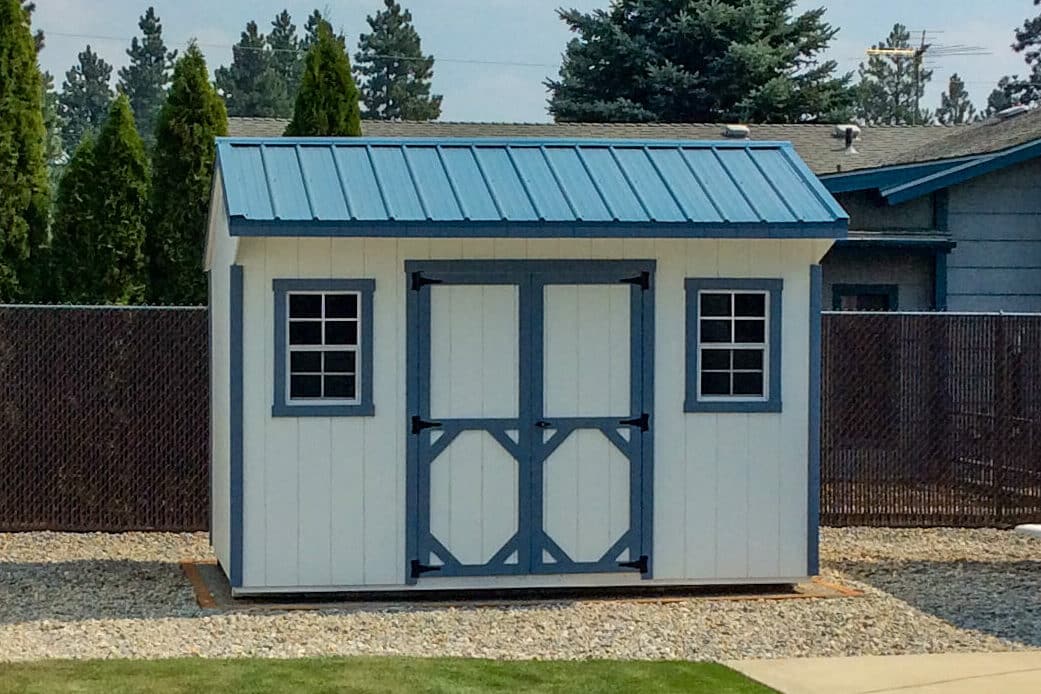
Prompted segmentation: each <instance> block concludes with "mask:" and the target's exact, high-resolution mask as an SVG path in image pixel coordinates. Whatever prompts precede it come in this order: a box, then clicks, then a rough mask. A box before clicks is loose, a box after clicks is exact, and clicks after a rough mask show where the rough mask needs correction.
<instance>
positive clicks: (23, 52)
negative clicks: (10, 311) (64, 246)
mask: <svg viewBox="0 0 1041 694" xmlns="http://www.w3.org/2000/svg"><path fill="white" fill-rule="evenodd" d="M29 15H30V10H29V8H26V7H23V6H22V3H21V2H20V0H0V162H2V164H0V301H12V300H19V299H24V298H31V297H32V294H31V292H32V291H33V288H34V285H35V284H36V281H37V279H38V278H37V277H36V274H35V273H34V272H33V267H32V265H31V263H32V262H33V260H36V259H38V257H39V256H38V254H39V249H40V247H41V246H42V245H43V243H44V241H45V239H46V236H47V217H48V184H47V167H46V160H45V158H44V157H45V154H44V144H45V140H46V134H47V130H46V126H45V125H44V118H43V89H44V88H43V81H42V77H41V75H40V69H39V66H38V65H37V61H36V46H37V44H36V42H35V40H34V37H33V34H32V32H31V29H30V24H29Z"/></svg>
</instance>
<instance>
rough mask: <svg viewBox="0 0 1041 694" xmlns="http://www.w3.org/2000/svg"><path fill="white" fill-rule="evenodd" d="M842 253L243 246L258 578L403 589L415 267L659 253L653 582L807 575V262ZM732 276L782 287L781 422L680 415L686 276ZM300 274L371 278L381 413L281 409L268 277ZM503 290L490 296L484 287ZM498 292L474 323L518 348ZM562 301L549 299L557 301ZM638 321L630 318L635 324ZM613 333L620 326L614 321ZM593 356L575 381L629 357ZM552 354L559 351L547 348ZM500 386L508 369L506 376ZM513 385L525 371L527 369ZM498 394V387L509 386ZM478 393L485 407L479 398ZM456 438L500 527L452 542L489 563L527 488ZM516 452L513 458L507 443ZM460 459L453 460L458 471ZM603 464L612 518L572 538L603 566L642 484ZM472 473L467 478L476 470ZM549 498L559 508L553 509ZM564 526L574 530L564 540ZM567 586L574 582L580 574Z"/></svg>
mask: <svg viewBox="0 0 1041 694" xmlns="http://www.w3.org/2000/svg"><path fill="white" fill-rule="evenodd" d="M828 246H829V243H828V242H821V241H799V240H784V241H780V240H763V241H735V240H724V241H721V240H712V239H702V240H678V239H677V240H650V239H608V240H590V239H483V240H480V241H478V242H475V241H469V240H468V241H466V242H465V243H464V242H463V241H461V240H459V239H397V240H395V239H332V240H330V239H274V238H272V239H260V238H257V239H243V240H242V241H241V246H240V253H239V259H238V262H239V263H241V264H242V265H243V266H244V267H245V271H244V276H245V282H246V292H245V293H246V301H245V310H246V315H245V378H244V387H245V398H244V416H245V432H246V433H245V442H244V443H245V496H246V498H245V502H244V503H245V513H246V518H245V524H244V527H245V538H244V540H245V547H244V555H245V556H244V564H245V573H244V586H245V587H246V588H249V587H256V588H263V587H268V588H278V587H284V588H291V587H294V586H304V587H306V586H314V587H321V586H344V587H350V586H401V587H404V576H405V560H406V557H405V527H404V521H405V483H406V480H405V448H406V435H405V427H406V420H407V416H408V412H407V410H406V403H405V385H406V384H405V378H406V363H405V339H406V326H405V305H406V298H407V291H408V290H407V288H406V284H405V275H404V262H405V261H406V260H420V259H426V258H441V259H458V258H467V257H494V258H500V259H524V258H542V259H552V258H564V259H576V260H580V259H589V258H630V259H642V258H648V259H655V260H656V261H657V263H658V269H657V272H656V275H655V287H654V288H655V300H656V320H655V331H656V335H655V344H656V345H657V354H656V355H655V365H656V366H655V368H656V370H657V373H656V378H655V381H656V383H657V386H656V390H655V418H654V422H653V431H654V437H655V460H654V469H655V472H654V499H655V503H654V509H653V513H654V517H653V521H654V527H655V532H654V546H653V550H652V561H653V562H654V577H655V579H656V580H682V579H688V580H691V581H706V580H711V579H720V580H730V579H741V578H762V579H770V578H795V577H799V576H801V575H804V574H805V571H806V537H807V534H806V524H807V519H806V514H807V505H806V498H807V495H806V483H807V467H806V460H807V440H806V423H807V407H808V401H807V388H806V383H807V378H808V358H807V349H808V323H807V321H808V317H807V311H806V310H805V307H806V306H807V304H808V301H809V275H808V268H809V266H810V265H811V264H813V263H814V262H817V261H819V259H820V256H821V255H822V254H823V253H824V252H825V251H826V250H827V248H828ZM720 276H727V277H742V276H747V277H779V278H781V279H783V280H784V294H783V300H784V302H785V305H784V316H785V327H784V330H783V331H782V336H783V337H782V339H783V349H782V354H783V359H784V363H783V372H784V379H783V393H782V395H783V403H784V407H783V411H782V412H781V413H763V414H745V413H735V414H684V413H683V400H684V395H685V394H684V392H683V391H684V384H683V381H684V379H683V374H682V369H683V364H684V360H683V354H684V344H685V342H684V340H685V325H684V323H685V321H684V318H683V316H684V306H685V303H684V302H685V296H684V290H683V281H684V279H685V278H686V277H720ZM289 277H342V278H372V279H375V281H376V291H375V294H374V302H375V316H374V318H375V320H374V324H373V325H374V333H375V353H374V388H375V390H374V401H375V416H373V417H335V418H328V419H326V418H310V419H309V421H307V422H306V423H305V422H304V420H294V419H292V418H277V419H276V418H272V417H271V416H270V414H271V400H272V392H273V391H272V388H273V383H272V379H273V368H272V367H273V364H272V359H273V337H272V335H273V333H272V330H273V323H272V321H273V306H272V298H273V295H272V290H271V280H272V279H275V278H289ZM443 289H447V288H443ZM452 289H453V291H454V289H455V288H452ZM489 289H493V290H494V291H492V292H491V293H490V294H488V293H486V292H488V291H489ZM502 289H503V288H501V287H495V288H485V289H484V290H483V292H482V295H481V296H480V302H479V303H476V304H475V311H476V313H475V314H474V316H477V315H480V316H481V319H480V320H478V321H473V322H475V323H479V324H481V325H482V326H483V328H482V329H483V330H484V331H485V334H486V336H490V334H494V335H495V336H496V337H495V338H494V339H496V340H498V339H502V340H503V344H504V345H505V344H506V343H507V342H509V340H508V339H507V338H504V337H503V335H502V333H503V332H505V333H506V335H507V337H508V336H509V334H510V333H509V330H510V329H511V328H510V327H509V326H508V322H507V321H505V320H503V319H502V317H501V316H500V315H498V314H497V313H496V311H495V310H494V308H495V307H496V306H502V305H504V304H503V302H504V301H505V299H504V298H503V297H501V296H498V295H496V294H495V292H499V291H501V290H502ZM553 289H557V290H564V291H570V290H571V289H570V288H567V287H554V288H553ZM608 295H610V293H609V292H608ZM595 296H596V297H597V298H595V299H594V298H592V295H591V297H584V298H583V299H582V300H583V301H586V299H587V298H588V299H589V301H592V302H594V303H595V302H597V301H603V299H602V297H603V296H604V294H603V293H600V294H596V295H595ZM576 301H577V299H576ZM507 303H508V302H507ZM554 303H556V302H548V303H547V307H548V308H549V307H550V306H552V304H554ZM561 305H566V302H564V303H562V304H561ZM584 305H585V304H583V306H584ZM623 307H624V308H623ZM627 308H628V301H627V300H626V301H624V302H622V303H621V304H620V305H618V306H615V304H614V302H613V299H612V300H610V302H609V303H608V305H607V309H606V311H604V310H602V309H603V307H601V309H600V314H602V315H606V316H616V317H617V315H618V313H619V312H621V311H627ZM514 310H515V309H514ZM548 315H549V314H548V313H547V316H548ZM474 316H471V319H472V318H473V317H474ZM624 322H625V323H626V324H627V318H626V320H625V321H624ZM608 323H611V324H612V325H613V321H611V320H608ZM620 324H621V323H620ZM587 329H588V330H592V331H600V332H599V333H597V334H600V335H601V337H602V339H604V340H606V341H607V342H608V343H610V344H612V345H613V344H615V343H622V344H623V345H624V348H625V349H626V350H627V349H628V342H627V341H620V340H615V339H614V338H613V337H612V335H613V330H614V328H613V327H609V326H608V327H605V326H604V325H594V324H589V325H587V324H586V322H585V321H583V322H582V330H583V332H584V331H585V330H587ZM564 334H566V333H564ZM489 339H490V337H489ZM554 339H556V338H554ZM583 339H586V336H585V335H583ZM597 339H601V338H597ZM489 344H490V343H489ZM502 349H505V347H503V348H502ZM597 351H598V352H604V354H602V355H601V354H589V355H583V356H584V357H586V358H589V359H606V360H608V361H607V363H606V365H599V366H596V368H595V369H594V368H592V365H583V366H582V370H579V369H576V371H575V376H576V377H578V378H580V379H594V376H593V374H594V372H595V373H596V374H602V373H610V374H611V379H617V378H618V371H619V370H618V368H616V367H615V366H614V364H615V363H616V362H619V360H622V359H623V356H624V355H620V354H617V355H616V354H613V353H610V352H611V350H607V349H601V350H597ZM550 353H551V352H549V351H547V355H548V354H550ZM609 353H610V354H609ZM505 358H506V357H504V356H503V355H502V354H501V353H499V348H492V349H491V350H490V351H489V350H484V349H482V350H481V351H478V352H476V353H475V359H476V361H475V362H473V363H472V364H470V366H471V367H472V368H476V369H478V370H479V371H480V373H482V374H487V373H489V369H491V370H493V371H494V370H496V369H497V368H498V367H497V365H498V364H501V363H502V360H503V359H505ZM515 358H516V356H515V355H514V354H513V353H512V352H511V354H510V355H509V356H508V359H510V360H513V359H515ZM507 363H508V362H507ZM620 363H624V361H621V362H620ZM460 368H462V367H461V365H460ZM552 368H556V367H552ZM514 372H515V370H514ZM495 376H496V377H499V376H501V374H498V373H495ZM510 376H511V378H512V377H513V373H511V374H510ZM435 378H436V377H435ZM589 382H590V386H589V390H588V395H587V394H586V391H585V390H582V391H579V392H581V393H582V397H581V399H582V400H583V401H585V399H586V398H594V397H595V398H596V399H601V398H603V397H607V398H608V399H609V400H613V399H614V393H615V391H616V384H612V385H610V387H609V388H608V390H607V391H606V392H607V395H606V396H605V395H604V392H605V391H604V386H603V384H602V383H599V382H597V383H595V384H594V383H593V380H590V381H589ZM452 387H456V386H455V385H453V386H452ZM500 387H501V386H496V390H498V389H499V388H500ZM618 387H619V388H620V387H621V386H618ZM569 392H576V391H575V390H574V389H572V390H571V391H569ZM547 397H549V396H547ZM553 397H557V396H553ZM561 397H563V396H561ZM481 399H482V400H484V399H485V396H484V394H483V393H482V396H481ZM572 399H573V398H572ZM451 402H452V403H454V402H456V401H455V399H453V400H452V401H451ZM460 402H461V400H460ZM556 402H557V401H554V404H556ZM560 402H564V401H563V400H561V401H560ZM445 406H446V407H447V406H449V404H446V405H445ZM451 406H452V407H454V406H455V405H454V404H451ZM501 406H502V405H501V404H500V403H490V404H489V405H488V406H487V407H491V408H492V409H491V410H487V409H486V410H484V412H489V411H492V412H497V411H499V410H496V409H495V408H497V407H501ZM571 406H572V407H574V405H571ZM482 407H484V406H483V405H482ZM572 436H577V437H578V438H576V439H575V442H574V445H575V446H578V445H581V446H583V447H585V446H587V445H588V446H591V447H595V448H596V450H598V451H600V452H601V453H602V455H603V456H605V457H607V458H608V459H613V457H614V455H613V454H614V453H615V452H616V451H614V449H613V445H612V444H610V443H609V442H608V441H607V440H606V439H604V437H603V435H602V434H600V433H599V432H595V431H590V432H576V433H575V434H573V435H572ZM565 445H567V444H565ZM455 446H459V453H458V455H459V456H462V457H461V458H460V460H466V459H467V458H469V457H470V456H473V455H477V453H476V452H469V451H465V450H464V449H467V448H470V447H472V448H473V450H474V451H476V450H477V449H481V451H482V452H481V453H480V457H481V459H482V461H484V463H483V464H482V465H481V466H480V468H479V469H478V468H474V471H473V472H472V473H470V474H467V475H466V476H467V477H468V480H467V482H466V484H469V485H471V486H472V489H473V494H474V495H476V496H477V497H479V499H477V500H475V501H473V503H474V504H479V506H478V508H480V509H481V513H480V514H478V515H481V516H484V517H485V518H490V519H491V522H489V523H485V524H478V523H473V522H472V520H471V521H470V522H469V523H468V524H457V521H456V520H455V519H454V518H453V519H452V520H451V521H450V522H451V524H452V528H453V529H452V533H453V537H452V538H449V541H451V542H453V543H455V542H456V538H455V535H454V533H455V532H456V528H457V527H458V528H459V530H458V531H459V532H460V533H467V532H469V533H471V534H472V536H473V537H472V539H471V540H468V541H467V542H471V543H472V547H473V549H472V550H468V551H473V553H474V554H475V555H478V554H487V552H489V551H492V550H491V548H492V546H493V545H494V544H495V543H496V542H497V541H498V538H499V537H500V536H502V535H503V534H504V533H506V532H507V531H508V530H509V528H508V527H507V526H508V524H506V523H505V522H500V521H502V520H503V519H504V518H510V517H513V516H512V515H511V514H513V515H515V513H514V512H513V511H511V510H510V509H509V508H508V507H506V508H503V509H501V510H502V511H503V514H501V515H496V514H493V513H490V511H491V510H492V509H496V510H498V509H499V507H500V505H502V504H503V503H504V502H503V498H502V497H508V498H516V494H515V493H514V492H512V485H513V484H515V482H513V481H512V478H511V476H510V475H509V474H506V475H504V474H502V470H503V469H508V466H506V467H504V466H503V465H501V464H500V462H495V461H496V460H497V455H498V452H499V451H501V449H500V448H498V443H496V442H495V441H494V440H493V439H491V437H489V436H487V435H485V434H480V433H477V434H476V435H475V436H467V437H466V438H461V440H460V442H458V443H456V444H453V447H455ZM464 453H465V455H464ZM502 453H503V457H504V458H508V456H505V452H504V451H503V452H502ZM562 453H565V454H566V453H567V451H566V450H564V451H562ZM456 455H457V453H456V451H455V450H453V451H451V455H450V456H449V457H446V461H447V460H449V458H451V460H452V461H455V458H456ZM619 457H620V456H619ZM554 464H555V463H553V462H551V463H550V465H549V467H550V468H551V469H552V468H553V466H554ZM455 465H456V464H455V462H452V463H451V465H450V466H449V467H455ZM622 465H624V460H623V463H622ZM463 467H465V465H464V466H463ZM463 467H460V470H462V469H463ZM593 467H596V469H595V470H593V469H588V470H587V469H586V467H580V468H577V469H575V470H572V471H568V473H567V474H571V475H573V478H574V480H575V481H574V482H573V483H569V484H574V485H575V490H574V492H573V493H572V494H571V496H570V499H569V504H570V506H568V505H567V504H565V503H564V501H563V500H562V501H561V504H560V507H559V508H561V509H565V508H567V509H569V511H568V512H569V513H571V514H573V515H572V518H573V519H574V520H573V521H569V522H573V523H574V524H575V525H576V526H577V524H578V518H577V516H575V515H574V513H575V505H576V501H578V500H580V497H579V496H578V495H579V494H580V492H579V491H578V486H579V485H580V483H581V479H584V477H585V476H588V475H590V474H604V473H603V470H604V469H605V468H604V465H603V464H599V465H596V466H593ZM496 468H498V470H499V471H498V472H496V471H495V470H496ZM616 468H618V469H616ZM606 469H608V470H610V473H609V475H608V476H609V478H610V479H609V483H608V484H607V485H603V488H604V489H607V490H608V491H607V492H606V493H605V494H604V496H605V498H604V499H602V500H600V501H599V502H598V503H600V504H603V505H606V509H607V510H606V516H605V507H604V506H599V507H598V508H597V509H596V513H591V514H590V515H589V516H588V517H589V518H590V519H593V518H599V519H600V520H599V522H598V525H599V527H598V528H597V529H596V530H595V531H593V530H591V531H589V532H588V533H585V532H583V533H582V534H581V537H579V535H574V536H573V537H574V540H568V539H567V538H565V539H564V541H565V542H572V541H573V542H575V543H576V544H577V547H576V549H575V551H576V553H577V554H579V555H588V558H592V559H598V558H599V556H596V557H593V555H594V554H596V551H595V550H596V547H595V546H596V545H600V544H602V543H603V542H610V541H613V539H616V538H612V539H611V540H610V541H609V540H606V539H605V538H607V537H609V536H612V535H613V534H614V532H615V530H616V528H615V527H614V526H615V522H614V520H612V519H613V518H614V516H615V515H616V514H615V512H614V510H613V509H614V501H612V500H613V499H614V498H615V497H616V496H617V497H618V498H619V499H621V498H622V496H621V495H620V494H619V490H620V489H621V488H623V487H625V485H627V484H628V479H627V478H626V476H625V474H623V473H622V472H621V471H620V470H621V465H608V466H607V468H606ZM453 474H455V473H453ZM459 476H460V477H462V476H463V475H462V473H459ZM616 478H617V480H616ZM616 482H617V484H616ZM460 484H462V483H460ZM449 487H451V485H449ZM461 489H462V487H461V486H460V487H459V489H451V488H449V489H448V490H447V491H445V490H442V492H440V493H449V494H451V493H453V492H454V493H458V492H459V491H460V490H461ZM546 492H547V497H546V498H547V502H546V503H549V501H548V499H549V498H550V496H551V495H552V494H556V493H563V495H565V496H566V495H567V494H568V492H566V491H563V487H561V488H556V489H550V488H548V487H547V489H546ZM581 502H582V503H583V504H585V503H587V500H585V499H581ZM452 503H455V502H452ZM452 503H450V506H451V505H452ZM553 503H554V507H556V506H555V504H556V502H553ZM456 508H458V505H457V506H456ZM596 514H600V515H599V516H597V515H596ZM605 517H606V518H607V521H606V522H604V518H605ZM560 522H561V523H564V522H565V521H564V520H563V519H562V520H561V521H560ZM463 525H468V526H469V527H462V526H463ZM597 532H599V533H600V535H602V537H601V536H600V535H597ZM561 534H566V533H564V532H563V531H561ZM460 537H461V536H460ZM604 549H606V547H604ZM323 553H324V554H325V556H324V557H323V556H321V555H322V554H323ZM481 558H482V559H484V558H486V557H481ZM583 558H585V557H583ZM619 576H620V577H622V576H623V575H622V574H619ZM624 576H625V577H627V578H619V580H627V579H632V580H639V579H638V577H633V576H629V575H628V574H625V575H624ZM468 580H469V581H471V584H472V585H479V584H481V583H482V582H486V583H487V584H488V585H503V581H507V582H508V580H509V579H505V578H498V579H496V578H487V579H477V578H475V579H468ZM554 580H556V581H558V582H563V583H562V584H566V583H567V581H569V580H572V578H568V577H564V578H560V579H554ZM574 580H581V577H576V578H574Z"/></svg>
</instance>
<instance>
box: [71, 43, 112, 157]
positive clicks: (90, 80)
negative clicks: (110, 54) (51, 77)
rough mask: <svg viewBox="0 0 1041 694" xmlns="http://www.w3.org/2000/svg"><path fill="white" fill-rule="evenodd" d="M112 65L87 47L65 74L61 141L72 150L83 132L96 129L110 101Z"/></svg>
mask: <svg viewBox="0 0 1041 694" xmlns="http://www.w3.org/2000/svg"><path fill="white" fill-rule="evenodd" d="M111 78H112V66H111V65H109V64H108V63H106V62H105V61H104V60H103V59H102V58H101V56H99V55H98V54H97V53H95V52H94V51H92V50H91V49H90V46H89V45H88V46H87V49H86V50H85V51H83V52H82V53H80V54H79V64H78V65H73V66H72V68H71V69H70V70H69V71H68V72H66V73H65V83H64V84H62V88H61V96H59V97H58V113H59V115H60V116H61V118H62V122H63V124H64V126H63V128H62V142H63V143H64V145H65V150H66V151H69V152H71V151H72V150H74V149H75V148H76V145H77V144H79V141H80V138H81V137H83V133H85V132H87V131H90V130H93V131H95V132H96V131H97V129H98V127H99V126H100V125H101V121H103V120H104V119H105V114H106V113H108V108H109V105H110V104H111V103H112V96H113V95H112V89H111V87H109V80H111Z"/></svg>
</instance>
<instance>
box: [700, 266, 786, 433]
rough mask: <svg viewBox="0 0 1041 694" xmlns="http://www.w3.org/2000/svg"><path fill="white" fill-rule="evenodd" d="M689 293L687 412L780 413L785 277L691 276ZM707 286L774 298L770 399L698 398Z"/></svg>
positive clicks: (770, 355)
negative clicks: (702, 295)
mask: <svg viewBox="0 0 1041 694" xmlns="http://www.w3.org/2000/svg"><path fill="white" fill-rule="evenodd" d="M683 286H684V289H685V290H686V294H687V311H686V314H687V330H686V336H687V349H686V357H687V359H686V362H687V363H686V373H687V376H686V389H687V390H686V399H685V400H684V403H683V411H684V412H721V413H726V412H780V411H781V325H782V323H783V320H782V313H781V305H782V302H781V292H782V291H783V289H784V280H780V279H762V278H754V279H753V278H744V277H742V278H729V279H728V278H721V277H691V278H687V279H686V280H685V281H684V283H683ZM704 289H718V290H741V289H754V290H761V291H766V292H768V293H769V297H770V316H769V319H770V325H769V328H770V348H769V352H770V353H769V355H767V356H768V359H769V365H770V366H769V369H770V383H769V389H770V390H769V398H768V399H766V400H759V401H746V400H724V399H719V400H699V399H698V375H699V374H698V351H699V350H700V348H701V346H700V344H699V343H698V334H699V330H700V324H699V323H698V311H699V307H698V292H699V291H701V290H704Z"/></svg>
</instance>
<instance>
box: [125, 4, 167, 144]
mask: <svg viewBox="0 0 1041 694" xmlns="http://www.w3.org/2000/svg"><path fill="white" fill-rule="evenodd" d="M137 26H138V27H139V28H140V29H141V36H142V38H141V40H140V41H139V40H138V39H137V37H136V36H135V37H134V38H133V40H132V41H131V42H130V48H128V49H127V55H128V56H130V64H129V65H127V66H126V67H124V68H121V69H120V70H119V89H120V91H122V92H123V93H124V94H126V95H127V96H128V97H130V107H131V108H132V109H133V110H134V119H135V122H136V123H137V129H138V132H139V133H140V134H141V138H142V139H143V140H144V141H145V143H146V146H149V147H150V146H151V144H152V142H153V140H154V135H155V119H156V117H157V116H158V115H159V109H160V108H162V106H163V99H164V97H165V96H166V87H167V85H168V84H169V83H170V71H171V70H172V69H173V64H174V60H175V59H176V58H177V51H169V52H167V50H166V44H165V43H163V25H162V24H161V23H160V22H159V17H158V16H157V15H156V13H155V9H154V8H152V7H149V8H148V10H147V11H146V12H145V13H144V14H143V15H141V18H140V19H139V20H138V23H137Z"/></svg>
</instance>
